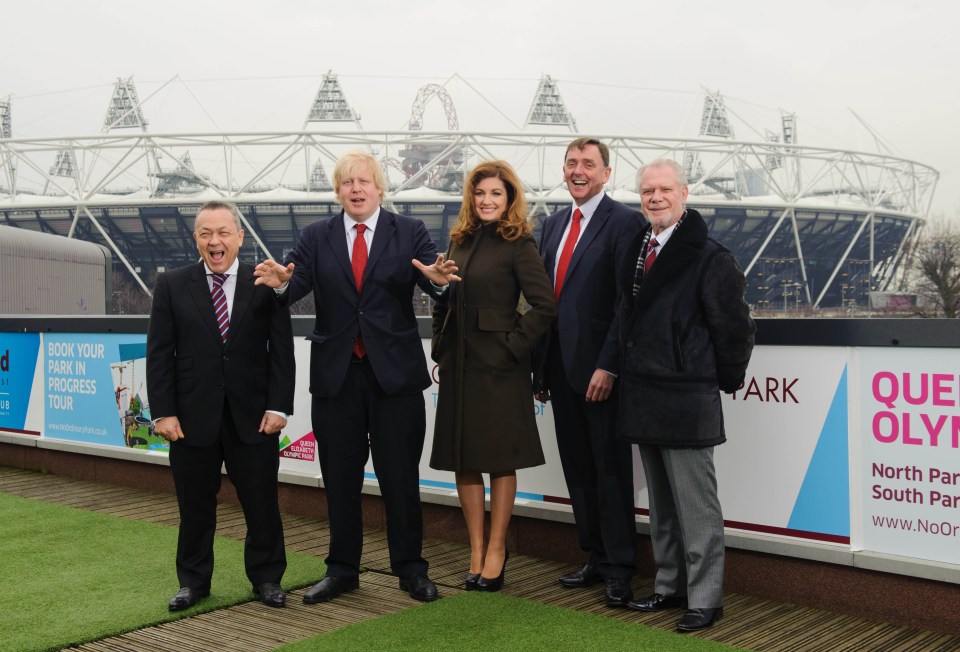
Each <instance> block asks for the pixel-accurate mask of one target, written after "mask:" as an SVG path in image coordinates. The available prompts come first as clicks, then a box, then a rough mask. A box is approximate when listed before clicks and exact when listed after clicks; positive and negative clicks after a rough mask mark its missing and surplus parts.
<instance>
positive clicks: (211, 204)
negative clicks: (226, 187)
mask: <svg viewBox="0 0 960 652" xmlns="http://www.w3.org/2000/svg"><path fill="white" fill-rule="evenodd" d="M221 208H225V209H227V210H228V211H230V214H231V215H233V222H234V224H236V225H237V231H243V225H242V224H241V223H240V209H239V208H237V205H236V204H234V203H233V202H232V201H223V200H221V199H211V200H210V201H208V202H206V203H205V204H204V205H203V206H201V207H200V210H198V211H197V216H196V217H195V218H193V232H194V233H196V232H197V225H198V224H199V223H200V213H202V212H203V211H217V210H220V209H221Z"/></svg>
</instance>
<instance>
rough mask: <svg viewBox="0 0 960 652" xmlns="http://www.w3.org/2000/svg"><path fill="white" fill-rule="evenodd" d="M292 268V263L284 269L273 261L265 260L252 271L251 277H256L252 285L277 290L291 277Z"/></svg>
mask: <svg viewBox="0 0 960 652" xmlns="http://www.w3.org/2000/svg"><path fill="white" fill-rule="evenodd" d="M293 267H294V265H293V263H290V264H289V265H287V266H286V267H284V266H283V265H281V264H280V263H278V262H277V261H275V260H265V261H263V262H262V263H260V264H259V265H257V266H256V267H255V268H254V269H253V275H254V276H256V277H257V279H256V280H255V281H254V282H253V284H254V285H266V286H267V287H271V288H273V289H277V288H278V287H280V286H282V285H283V284H284V283H286V282H287V281H289V280H290V277H291V276H293Z"/></svg>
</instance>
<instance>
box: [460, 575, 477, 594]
mask: <svg viewBox="0 0 960 652" xmlns="http://www.w3.org/2000/svg"><path fill="white" fill-rule="evenodd" d="M479 580H480V573H467V579H466V581H465V582H464V583H463V588H465V589H466V590H467V591H476V590H477V582H478V581H479Z"/></svg>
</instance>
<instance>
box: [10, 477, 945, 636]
mask: <svg viewBox="0 0 960 652" xmlns="http://www.w3.org/2000/svg"><path fill="white" fill-rule="evenodd" d="M0 492H5V493H10V494H16V495H18V496H24V497H27V498H34V499H38V500H44V501H47V502H52V503H57V504H61V505H69V506H71V507H77V508H80V509H88V510H91V511H97V512H103V513H107V514H112V515H115V516H121V517H125V518H135V519H141V520H146V521H151V522H154V523H162V524H165V525H171V526H174V527H176V525H177V522H178V515H177V503H176V499H175V498H174V497H173V496H170V495H168V494H163V493H149V492H143V491H137V490H134V489H130V488H127V487H118V486H113V485H108V484H101V483H94V482H85V481H80V480H74V479H70V478H66V477H61V476H53V475H45V474H41V473H36V472H33V471H22V470H17V469H11V468H6V467H0ZM218 523H219V524H218V530H217V533H218V534H220V535H222V536H226V537H231V538H234V539H240V540H242V539H243V537H244V535H245V525H244V521H243V514H242V512H241V511H240V509H239V508H237V507H234V506H231V505H221V506H220V508H219V513H218ZM284 533H285V539H286V544H287V548H288V549H289V550H295V551H297V552H301V553H304V554H308V555H315V556H318V557H323V556H325V554H326V549H327V541H328V537H329V533H328V530H327V527H326V522H324V521H320V520H312V519H305V518H300V517H296V516H285V517H284ZM171 555H172V551H171ZM423 556H424V557H425V558H426V559H427V560H428V561H429V562H430V577H431V578H432V579H433V580H434V581H435V582H436V583H437V586H438V588H439V590H440V594H441V595H442V596H444V595H453V594H455V593H458V592H459V591H460V587H461V586H462V581H463V570H464V564H465V563H466V559H467V557H468V552H467V549H466V548H465V547H464V546H461V545H458V544H453V543H448V542H444V541H435V540H428V541H426V542H425V544H424V551H423ZM362 563H363V565H364V567H365V568H366V569H367V571H366V572H365V573H363V575H362V576H361V581H360V589H359V590H357V591H355V592H352V593H349V594H346V595H344V596H341V597H340V598H337V599H336V600H334V601H332V602H329V603H325V604H323V605H312V606H310V605H305V604H303V602H302V601H301V600H300V598H301V596H302V594H303V591H302V590H301V591H293V592H291V593H290V595H289V597H288V602H287V605H288V606H287V608H286V609H284V610H279V609H270V608H267V607H264V606H263V605H261V604H260V603H258V602H249V603H246V604H241V605H238V606H235V607H230V608H227V609H220V610H217V611H214V612H210V613H206V614H202V615H199V616H195V617H192V618H184V619H181V620H178V621H175V622H171V623H166V624H163V625H159V626H155V627H148V628H145V629H142V630H138V631H135V632H131V633H128V634H124V635H122V636H116V637H112V638H107V639H103V640H100V641H96V642H93V643H88V644H86V645H82V646H79V647H77V648H73V649H78V650H85V651H87V652H107V651H116V650H124V651H128V650H137V651H168V650H169V651H170V652H174V651H176V652H193V651H197V652H200V651H209V650H217V651H233V650H236V651H240V650H242V651H244V652H255V651H260V650H272V649H274V648H276V647H278V646H279V645H282V644H284V643H289V642H292V641H295V640H298V639H301V638H304V637H308V636H312V635H315V634H319V633H323V632H328V631H331V630H334V629H337V628H339V627H342V626H344V625H348V624H350V623H355V622H360V621H363V620H368V619H371V618H377V617H380V616H383V615H387V614H390V613H394V612H397V611H400V610H403V609H407V608H410V607H414V606H416V605H417V604H419V603H418V602H416V601H414V600H412V599H411V598H410V597H409V596H407V594H406V593H404V592H402V591H400V590H398V588H397V579H396V578H395V577H393V576H392V575H390V572H389V560H388V554H387V543H386V535H385V533H383V532H380V531H377V530H367V531H366V532H365V536H364V556H363V561H362ZM569 570H570V568H569V567H568V566H566V565H563V564H559V563H557V562H552V561H545V560H542V559H536V558H534V557H529V556H524V555H512V556H511V557H510V565H509V572H508V582H507V584H506V586H505V587H504V593H507V594H509V595H513V596H516V597H518V598H524V599H527V600H534V601H537V602H541V603H544V604H550V605H555V606H558V607H565V608H568V609H576V610H579V611H586V612H590V613H594V614H598V615H601V616H604V617H608V618H616V619H618V620H622V621H626V622H631V623H637V624H641V625H645V626H647V627H654V628H659V629H664V630H667V631H674V627H673V625H674V622H675V621H676V619H677V613H676V612H675V611H670V612H661V613H653V614H646V613H640V612H635V611H630V610H625V609H609V608H607V607H606V606H604V605H603V600H602V587H596V588H594V589H589V590H565V589H562V588H560V587H559V586H558V584H557V577H559V576H560V575H561V574H562V573H564V572H567V571H569ZM171 572H172V570H171ZM633 589H634V592H635V593H636V594H637V595H644V594H647V593H650V592H651V591H652V579H651V578H635V580H634V583H633ZM725 611H726V617H725V618H724V619H723V620H721V621H720V622H719V623H718V624H717V625H715V626H714V627H713V628H711V629H709V630H707V631H704V632H699V633H696V634H692V635H693V636H698V637H701V638H704V639H708V640H712V641H717V642H721V643H726V644H729V645H734V646H737V647H741V648H746V649H751V650H758V651H764V652H766V651H771V652H773V651H791V652H793V651H797V650H830V651H841V650H847V651H861V650H870V651H881V650H891V651H893V650H896V651H897V652H906V651H924V652H926V651H942V652H947V651H956V650H960V636H951V635H947V634H939V633H934V632H929V631H923V630H919V629H914V628H905V627H898V626H895V625H891V624H889V623H883V622H872V621H868V620H864V619H861V618H855V617H851V616H845V615H840V614H834V613H830V612H826V611H822V610H818V609H811V608H806V607H797V606H795V605H790V604H783V603H778V602H771V601H769V600H762V599H759V598H753V597H750V596H746V595H739V594H732V593H731V594H727V595H726V596H725Z"/></svg>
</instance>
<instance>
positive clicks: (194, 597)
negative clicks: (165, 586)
mask: <svg viewBox="0 0 960 652" xmlns="http://www.w3.org/2000/svg"><path fill="white" fill-rule="evenodd" d="M208 595H210V589H191V588H190V587H189V586H181V587H180V590H179V591H177V594H176V595H175V596H173V597H172V598H170V604H169V605H168V606H169V607H170V611H183V610H184V609H189V608H190V607H192V606H193V605H195V604H197V603H198V602H199V601H200V599H201V598H205V597H207V596H208Z"/></svg>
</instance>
